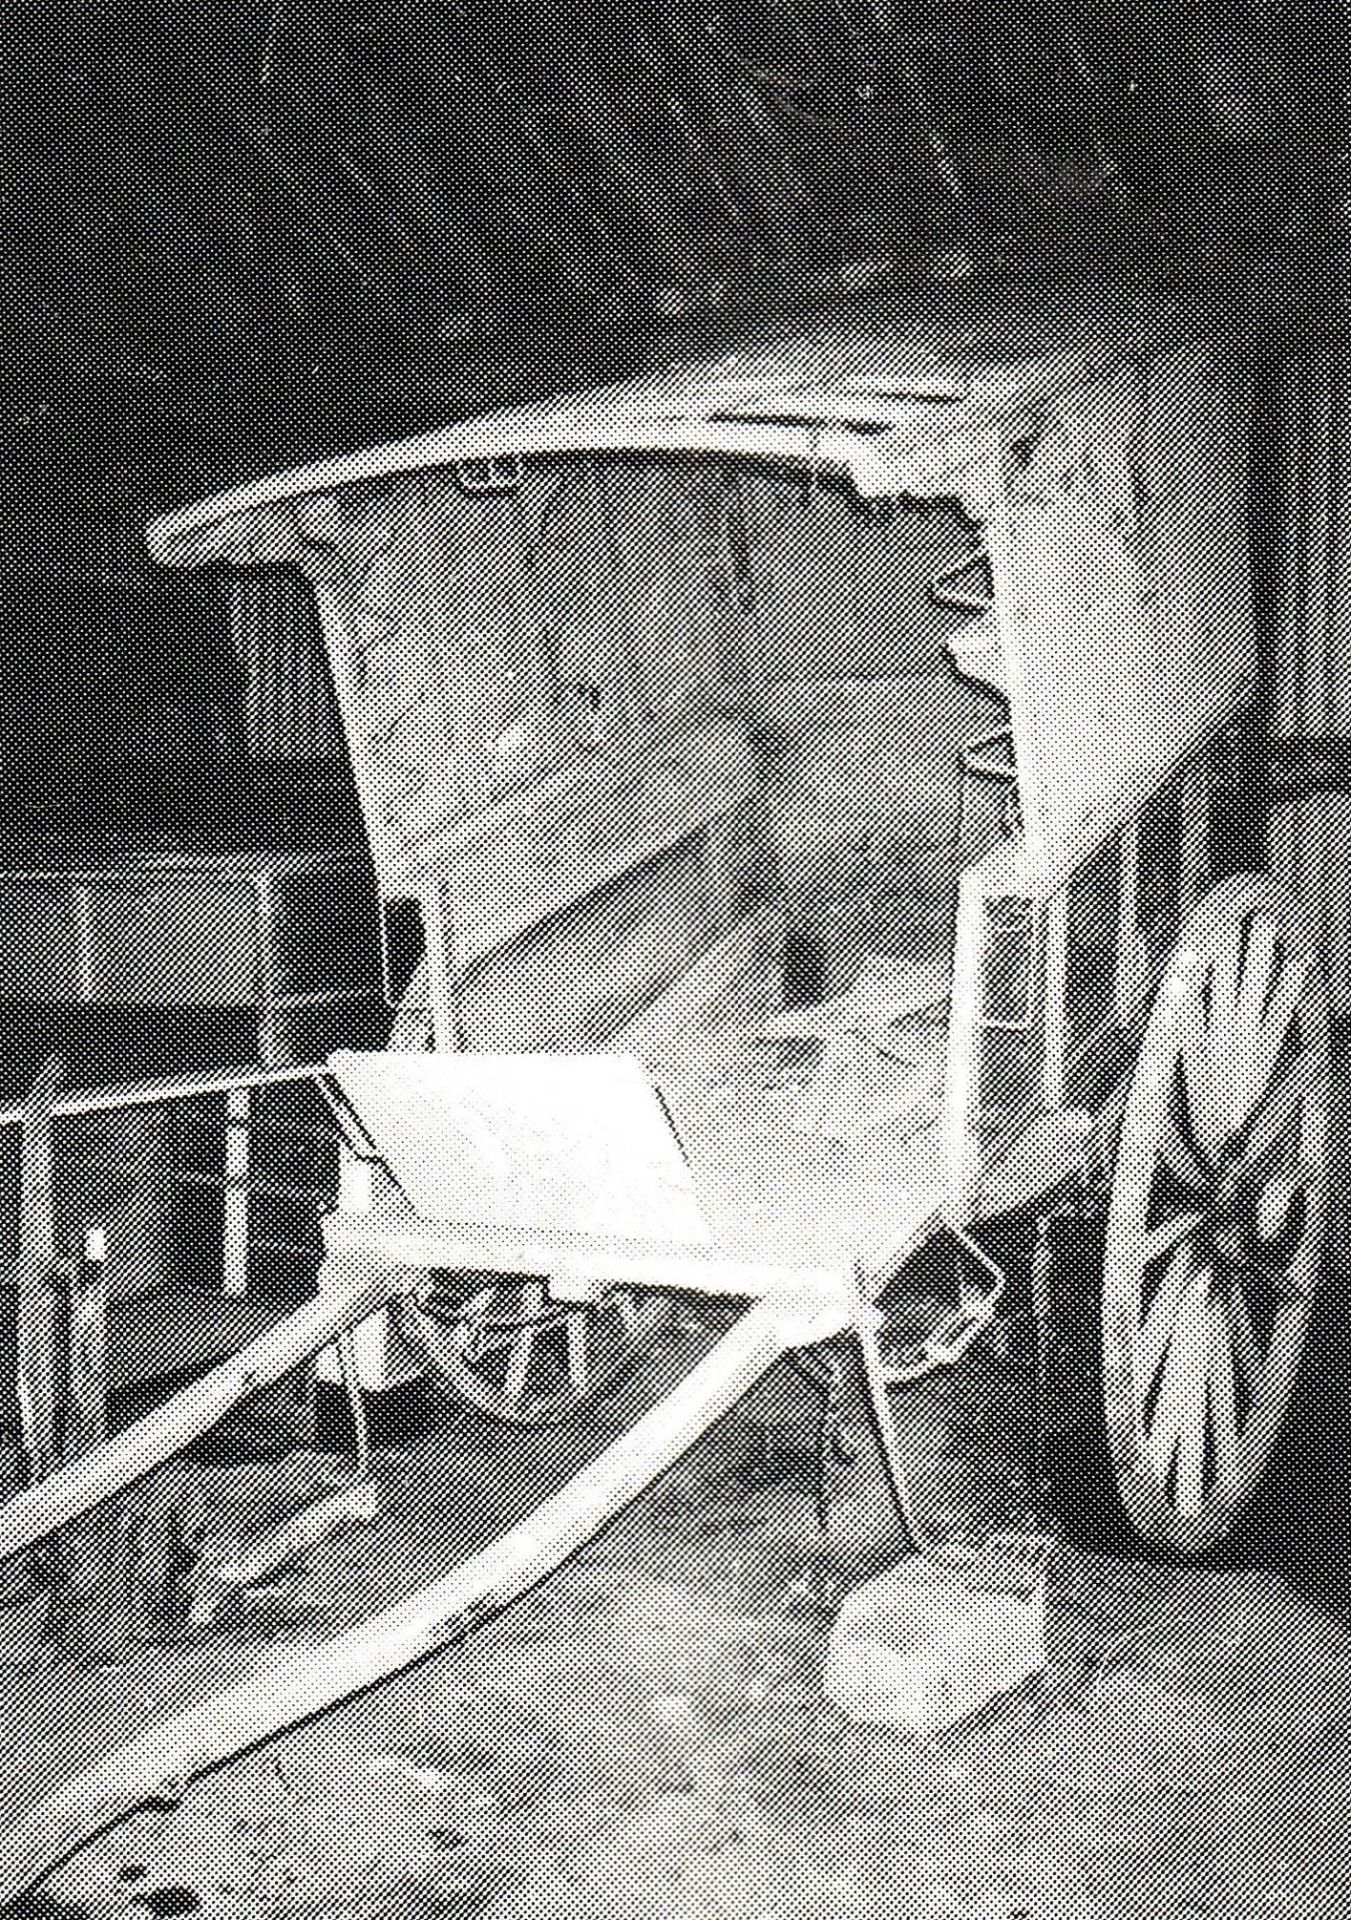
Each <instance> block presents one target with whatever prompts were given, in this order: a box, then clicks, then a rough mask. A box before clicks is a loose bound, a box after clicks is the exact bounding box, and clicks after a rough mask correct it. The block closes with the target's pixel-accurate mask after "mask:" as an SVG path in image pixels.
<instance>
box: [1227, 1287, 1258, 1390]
mask: <svg viewBox="0 0 1351 1920" xmlns="http://www.w3.org/2000/svg"><path fill="white" fill-rule="evenodd" d="M1223 1298H1224V1316H1225V1319H1226V1320H1227V1321H1228V1323H1229V1347H1230V1352H1231V1353H1232V1355H1233V1359H1234V1377H1235V1379H1236V1381H1237V1382H1238V1384H1239V1385H1240V1386H1241V1387H1242V1388H1243V1391H1244V1393H1245V1395H1246V1396H1247V1400H1248V1404H1249V1405H1251V1404H1252V1399H1253V1395H1254V1394H1255V1393H1256V1391H1257V1383H1258V1380H1259V1379H1260V1378H1261V1374H1262V1352H1261V1348H1260V1347H1259V1346H1258V1344H1257V1335H1256V1333H1254V1331H1253V1324H1252V1315H1251V1314H1250V1313H1249V1312H1248V1302H1247V1300H1246V1299H1245V1298H1244V1295H1243V1289H1242V1287H1230V1288H1229V1289H1228V1291H1227V1292H1226V1293H1225V1295H1224V1297H1223Z"/></svg>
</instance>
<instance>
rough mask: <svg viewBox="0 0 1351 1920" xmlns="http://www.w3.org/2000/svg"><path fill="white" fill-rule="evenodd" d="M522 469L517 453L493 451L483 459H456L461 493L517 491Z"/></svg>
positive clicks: (456, 471) (456, 474) (456, 473)
mask: <svg viewBox="0 0 1351 1920" xmlns="http://www.w3.org/2000/svg"><path fill="white" fill-rule="evenodd" d="M523 471H524V469H523V466H522V462H521V456H520V454H519V453H493V454H489V455H488V456H487V458H486V459H483V460H457V461H456V462H455V479H456V482H457V484H458V486H459V489H460V491H461V493H469V494H476V493H519V492H520V488H521V475H522V473H523Z"/></svg>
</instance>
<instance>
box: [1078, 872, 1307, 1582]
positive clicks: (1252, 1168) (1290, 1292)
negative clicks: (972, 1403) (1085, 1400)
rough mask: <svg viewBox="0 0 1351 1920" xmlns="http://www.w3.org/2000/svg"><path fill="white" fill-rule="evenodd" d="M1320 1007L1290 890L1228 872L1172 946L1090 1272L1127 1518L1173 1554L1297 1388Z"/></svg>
mask: <svg viewBox="0 0 1351 1920" xmlns="http://www.w3.org/2000/svg"><path fill="white" fill-rule="evenodd" d="M1327 1087H1328V1019H1327V1004H1326V997H1325V993H1324V989H1323V984H1322V980H1321V977H1320V974H1319V971H1318V967H1317V963H1316V961H1315V959H1314V957H1313V953H1312V950H1311V946H1310V943H1309V941H1308V939H1307V937H1306V935H1305V934H1304V933H1303V931H1302V929H1301V927H1300V924H1299V919H1298V915H1297V913H1296V911H1295V909H1294V907H1293V904H1292V903H1291V902H1290V901H1289V899H1288V898H1287V897H1286V896H1285V895H1284V894H1283V893H1282V892H1281V890H1280V889H1279V888H1277V887H1276V886H1274V885H1273V884H1272V883H1271V882H1270V881H1267V880H1263V879H1259V878H1254V877H1251V876H1241V877H1239V878H1238V879H1236V880H1232V881H1228V882H1226V883H1225V884H1224V885H1223V886H1222V887H1219V888H1217V889H1216V890H1215V892H1214V893H1212V894H1211V895H1210V896H1209V897H1208V898H1207V900H1206V901H1204V902H1203V903H1202V905H1201V907H1200V908H1199V909H1198V910H1197V913H1196V914H1195V916H1194V917H1193V920H1192V922H1191V923H1190V925H1189V926H1188V927H1187V929H1186V930H1185V932H1184V934H1183V937H1182V939H1181V941H1180V943H1179V946H1178V948H1177V950H1176V952H1175V953H1174V955H1173V958H1172V961H1171V963H1170V966H1169V971H1168V974H1167V977H1166V979H1165V981H1164V984H1163V986H1162V988H1161V990H1160V992H1159V995H1158V998H1157V999H1156V1001H1155V1004H1154V1008H1153V1011H1152V1013H1151V1015H1150V1019H1149V1023H1148V1025H1147V1027H1146V1030H1145V1036H1144V1041H1143V1044H1142V1046H1141V1051H1140V1058H1139V1061H1138V1062H1137V1065H1136V1070H1135V1074H1134V1077H1133V1080H1132V1083H1131V1088H1130V1092H1129V1095H1128V1098H1127V1102H1126V1108H1125V1113H1124V1116H1123V1119H1122V1125H1121V1136H1120V1141H1119V1143H1118V1148H1117V1156H1116V1167H1115V1172H1114V1177H1113V1183H1112V1196H1111V1204H1110V1207H1109V1211H1108V1220H1107V1237H1106V1248H1105V1256H1104V1266H1103V1382H1104V1396H1105V1413H1106V1423H1107V1435H1108V1442H1109V1447H1110V1451H1111V1454H1112V1460H1113V1464H1114V1466H1115V1469H1116V1475H1117V1482H1118V1485H1119V1487H1120V1491H1121V1496H1122V1502H1123V1505H1124V1506H1125V1509H1126V1513H1127V1516H1128V1517H1129V1519H1130V1520H1131V1522H1132V1524H1133V1525H1134V1526H1135V1528H1136V1530H1137V1531H1138V1532H1139V1533H1141V1534H1142V1535H1143V1536H1144V1537H1145V1538H1146V1539H1148V1540H1151V1541H1154V1542H1156V1543H1158V1544H1160V1545H1162V1546H1166V1547H1169V1548H1172V1549H1174V1550H1177V1551H1180V1552H1196V1551H1199V1550H1201V1549H1203V1548H1205V1547H1208V1546H1211V1545H1213V1544H1214V1543H1215V1542H1217V1541H1218V1540H1220V1539H1222V1538H1223V1537H1224V1535H1225V1534H1226V1533H1227V1532H1228V1531H1229V1529H1230V1527H1231V1526H1232V1525H1233V1522H1234V1521H1235V1519H1236V1518H1237V1517H1238V1514H1239V1513H1240V1512H1241V1511H1242V1509H1243V1507H1244V1506H1245V1505H1246V1504H1247V1502H1248V1501H1249V1500H1250V1499H1251V1497H1252V1495H1253V1493H1254V1492H1255V1490H1256V1488H1257V1486H1258V1484H1259V1482H1260V1480H1261V1478H1262V1474H1263V1471H1264V1470H1265V1467H1266V1465H1267V1462H1268V1459H1269V1457H1270V1455H1271V1452H1272V1449H1273V1447H1274V1445H1275V1442H1276V1438H1277V1434H1278V1432H1279V1430H1280V1425H1281V1421H1282V1417H1283V1415H1284V1413H1285V1409H1286V1406H1287V1404H1288V1402H1289V1400H1290V1396H1291V1393H1292V1391H1293V1388H1294V1384H1295V1378H1296V1374H1297V1370H1298V1366H1299V1361H1300V1357H1301V1354H1302V1352H1303V1348H1304V1344H1305V1339H1306V1335H1307V1332H1308V1325H1309V1317H1310V1311H1311V1303H1312V1298H1313V1293H1314V1290H1315V1287H1316V1285H1317V1282H1318V1278H1319V1273H1320V1268H1321V1259H1322V1251H1323V1240H1324V1232H1325V1220H1326V1179H1327V1169H1326V1161H1327Z"/></svg>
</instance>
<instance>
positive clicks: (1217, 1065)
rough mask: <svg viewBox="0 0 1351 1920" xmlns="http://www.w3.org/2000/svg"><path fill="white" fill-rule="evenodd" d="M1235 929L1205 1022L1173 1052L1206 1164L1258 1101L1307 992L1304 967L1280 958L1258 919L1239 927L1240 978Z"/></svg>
mask: <svg viewBox="0 0 1351 1920" xmlns="http://www.w3.org/2000/svg"><path fill="white" fill-rule="evenodd" d="M1243 925H1244V923H1240V924H1239V925H1238V926H1236V927H1235V928H1234V929H1233V937H1232V938H1231V939H1230V940H1229V941H1228V942H1227V943H1226V945H1225V947H1224V948H1223V950H1222V951H1221V953H1220V954H1219V955H1218V956H1217V958H1216V959H1215V961H1214V963H1213V965H1212V968H1211V972H1210V977H1209V982H1208V995H1209V1005H1208V1010H1207V1013H1206V1017H1205V1018H1204V1019H1196V1020H1193V1021H1192V1022H1191V1023H1190V1029H1189V1031H1188V1032H1187V1033H1186V1036H1185V1038H1184V1039H1183V1041H1182V1046H1181V1059H1182V1065H1183V1074H1184V1082H1185V1085H1186V1089H1187V1100H1188V1106H1189V1108H1190V1111H1191V1115H1192V1124H1193V1131H1194V1133H1195V1137H1196V1140H1197V1143H1198V1145H1199V1146H1200V1147H1201V1150H1202V1152H1203V1153H1204V1154H1205V1155H1206V1157H1207V1158H1209V1159H1211V1160H1216V1159H1217V1158H1218V1156H1219V1155H1220V1153H1221V1152H1222V1151H1223V1149H1224V1147H1225V1146H1226V1144H1227V1143H1228V1141H1229V1140H1231V1139H1232V1138H1233V1136H1234V1135H1235V1134H1237V1133H1238V1132H1240V1131H1241V1130H1242V1128H1243V1127H1244V1126H1246V1125H1248V1124H1249V1123H1250V1121H1251V1118H1252V1115H1253V1113H1254V1111H1255V1110H1256V1108H1257V1107H1258V1106H1259V1105H1260V1103H1261V1102H1262V1101H1263V1099H1264V1098H1265V1097H1266V1092H1267V1088H1268V1086H1269V1084H1270V1081H1271V1078H1272V1075H1273V1073H1274V1072H1275V1070H1276V1065H1277V1062H1278V1061H1279V1059H1280V1057H1281V1054H1282V1052H1283V1050H1284V1048H1285V1046H1286V1042H1287V1039H1288V1037H1289V1033H1290V1025H1291V1022H1292V1021H1293V1019H1294V1017H1295V1014H1296V1012H1297V1010H1298V1008H1299V1005H1300V1003H1301V1001H1302V999H1303V997H1304V994H1305V990H1306V988H1307V987H1308V984H1309V962H1308V961H1307V960H1306V959H1298V958H1295V959H1287V958H1285V957H1284V955H1282V954H1280V953H1279V952H1278V941H1277V934H1276V929H1275V927H1274V926H1273V925H1272V923H1271V921H1270V920H1269V919H1268V918H1267V917H1266V916H1265V915H1261V914H1254V915H1253V916H1251V918H1250V920H1249V921H1248V922H1247V923H1246V925H1247V928H1248V939H1247V950H1246V954H1244V955H1243V959H1242V965H1241V977H1240V962H1239V955H1240V954H1241V953H1242V952H1243Z"/></svg>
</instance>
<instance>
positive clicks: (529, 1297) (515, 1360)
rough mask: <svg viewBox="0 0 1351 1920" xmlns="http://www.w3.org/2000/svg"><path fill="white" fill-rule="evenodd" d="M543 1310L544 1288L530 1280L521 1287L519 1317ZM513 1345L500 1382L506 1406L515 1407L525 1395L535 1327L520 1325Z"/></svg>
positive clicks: (530, 1316)
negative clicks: (503, 1377) (504, 1373)
mask: <svg viewBox="0 0 1351 1920" xmlns="http://www.w3.org/2000/svg"><path fill="white" fill-rule="evenodd" d="M543 1310H544V1288H543V1287H542V1286H541V1285H540V1283H539V1281H538V1280H531V1281H528V1282H527V1283H526V1285H525V1286H523V1287H522V1288H521V1318H522V1320H529V1319H532V1318H533V1317H534V1316H535V1315H536V1314H539V1313H542V1312H543ZM513 1338H514V1340H515V1345H514V1346H513V1348H512V1353H511V1359H510V1360H509V1361H508V1362H507V1374H506V1379H505V1380H504V1381H503V1382H502V1392H503V1395H504V1396H505V1398H506V1401H507V1404H508V1406H512V1407H517V1406H519V1405H520V1403H521V1401H522V1400H523V1399H524V1397H525V1384H526V1379H527V1377H528V1376H529V1373H530V1361H531V1358H532V1356H533V1354H534V1350H535V1329H534V1328H533V1327H522V1328H521V1330H520V1331H519V1333H517V1334H515V1335H514V1336H513Z"/></svg>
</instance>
